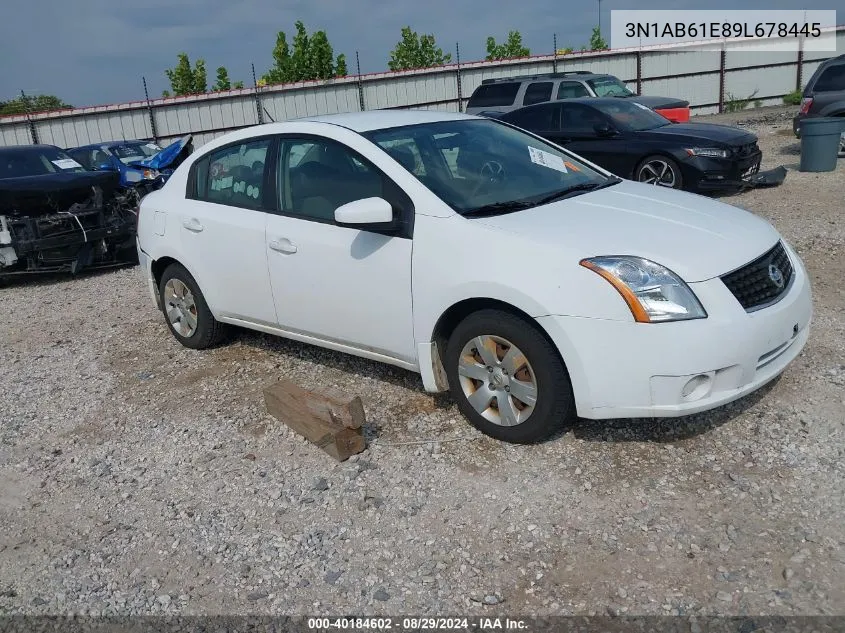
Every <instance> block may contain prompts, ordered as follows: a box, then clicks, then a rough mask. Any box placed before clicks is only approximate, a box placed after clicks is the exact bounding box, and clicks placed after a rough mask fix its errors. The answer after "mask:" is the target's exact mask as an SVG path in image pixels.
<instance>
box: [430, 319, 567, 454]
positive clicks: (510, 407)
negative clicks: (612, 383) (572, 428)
mask: <svg viewBox="0 0 845 633" xmlns="http://www.w3.org/2000/svg"><path fill="white" fill-rule="evenodd" d="M444 362H445V365H446V374H447V376H448V378H449V388H450V390H451V392H452V396H453V397H454V399H455V401H456V402H457V404H458V408H459V409H460V410H461V412H462V413H463V414H464V416H466V418H467V419H468V420H469V421H470V422H471V423H472V424H473V425H474V426H475V427H476V428H478V429H479V430H480V431H481V432H482V433H484V434H486V435H489V436H491V437H495V438H497V439H500V440H504V441H506V442H512V443H517V444H528V443H532V442H538V441H540V440H543V439H545V438H547V437H549V436H550V435H552V434H553V433H554V432H555V431H557V430H559V429H560V428H562V427H563V426H564V424H565V423H566V422H568V421H570V419H571V418H573V417H574V414H575V405H574V400H573V397H572V386H571V384H570V382H569V376H568V374H567V372H566V368H565V367H564V365H563V363H562V362H561V360H560V358H559V357H558V355H557V352H556V351H555V349H554V347H553V346H552V345H551V343H549V341H548V340H547V339H546V338H545V337H544V336H543V335H542V334H541V333H540V332H539V331H538V330H537V328H536V327H535V326H534V325H532V324H530V323H528V322H526V321H525V320H523V319H521V318H519V317H517V316H514V315H513V314H510V313H508V312H504V311H501V310H482V311H479V312H476V313H474V314H471V315H470V316H468V317H467V318H466V319H464V321H462V322H461V323H460V324H459V325H458V327H457V328H455V331H454V332H453V333H452V335H451V337H450V338H449V342H448V344H447V346H446V354H445V359H444Z"/></svg>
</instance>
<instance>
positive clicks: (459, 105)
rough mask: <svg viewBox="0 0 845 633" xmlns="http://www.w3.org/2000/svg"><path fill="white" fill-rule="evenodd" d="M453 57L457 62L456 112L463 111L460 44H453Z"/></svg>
mask: <svg viewBox="0 0 845 633" xmlns="http://www.w3.org/2000/svg"><path fill="white" fill-rule="evenodd" d="M455 55H456V58H457V62H458V67H457V69H456V70H455V73H456V77H457V81H458V112H463V111H464V94H463V86H462V82H461V44H460V42H455Z"/></svg>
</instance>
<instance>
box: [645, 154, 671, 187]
mask: <svg viewBox="0 0 845 633" xmlns="http://www.w3.org/2000/svg"><path fill="white" fill-rule="evenodd" d="M636 176H637V180H639V181H640V182H644V183H646V184H648V185H657V186H659V187H669V188H670V189H680V188H681V185H682V182H681V168H680V167H678V163H676V162H675V161H673V160H672V159H671V158H667V157H666V156H649V157H648V158H646V159H645V160H643V162H641V163H640V165H639V167H637V173H636Z"/></svg>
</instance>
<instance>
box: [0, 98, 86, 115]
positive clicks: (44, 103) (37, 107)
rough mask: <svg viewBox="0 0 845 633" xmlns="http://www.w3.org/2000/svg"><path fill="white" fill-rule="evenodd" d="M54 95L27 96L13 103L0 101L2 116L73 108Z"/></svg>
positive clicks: (13, 100) (14, 100) (0, 113)
mask: <svg viewBox="0 0 845 633" xmlns="http://www.w3.org/2000/svg"><path fill="white" fill-rule="evenodd" d="M72 107H73V106H72V105H70V104H69V103H65V102H64V101H62V100H61V99H59V98H58V97H56V96H54V95H26V96H20V97H17V98H16V99H12V100H11V101H0V116H3V115H9V114H25V113H26V112H29V113H30V114H32V113H34V112H46V111H48V110H62V109H64V108H72Z"/></svg>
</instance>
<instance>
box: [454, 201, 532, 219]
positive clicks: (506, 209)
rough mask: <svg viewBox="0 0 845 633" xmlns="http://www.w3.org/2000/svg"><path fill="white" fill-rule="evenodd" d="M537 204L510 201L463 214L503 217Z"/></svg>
mask: <svg viewBox="0 0 845 633" xmlns="http://www.w3.org/2000/svg"><path fill="white" fill-rule="evenodd" d="M536 204H537V203H536V202H527V201H525V200H509V201H506V202H494V203H493V204H485V205H483V206H480V207H475V208H473V209H467V210H466V211H463V212H462V213H461V215H462V216H464V217H481V216H487V215H502V214H505V213H511V212H513V211H521V210H523V209H528V208H530V207H533V206H535V205H536Z"/></svg>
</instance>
